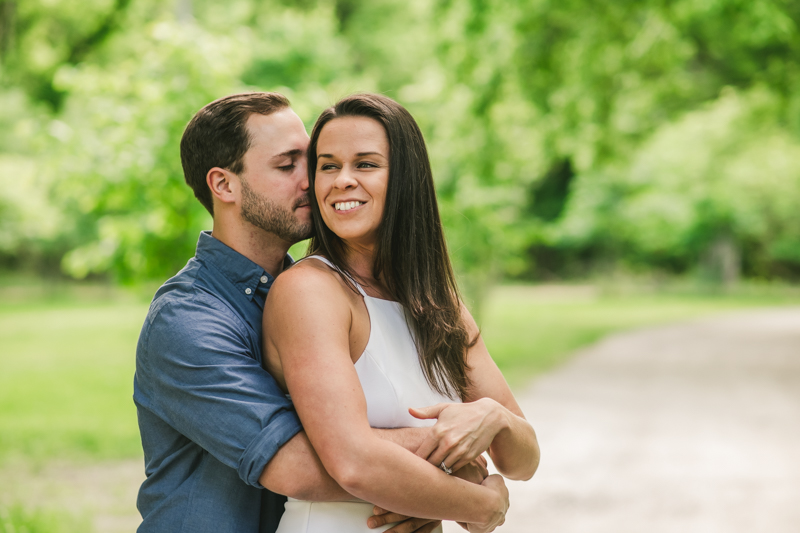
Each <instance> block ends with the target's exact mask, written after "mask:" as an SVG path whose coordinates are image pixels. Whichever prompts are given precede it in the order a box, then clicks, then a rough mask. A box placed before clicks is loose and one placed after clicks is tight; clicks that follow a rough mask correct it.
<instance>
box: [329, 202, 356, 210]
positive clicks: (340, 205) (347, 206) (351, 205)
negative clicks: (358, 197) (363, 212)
mask: <svg viewBox="0 0 800 533" xmlns="http://www.w3.org/2000/svg"><path fill="white" fill-rule="evenodd" d="M363 204H364V202H336V203H335V204H333V207H334V209H336V210H337V211H350V210H351V209H355V208H356V207H358V206H360V205H363Z"/></svg>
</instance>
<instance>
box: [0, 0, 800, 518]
mask: <svg viewBox="0 0 800 533" xmlns="http://www.w3.org/2000/svg"><path fill="white" fill-rule="evenodd" d="M798 24H800V3H798V2H794V1H791V0H668V1H664V0H639V1H617V2H592V1H588V0H559V1H555V0H526V1H521V0H369V1H367V0H295V1H290V0H227V1H226V2H215V1H212V0H167V1H165V0H158V1H156V0H25V1H22V0H0V175H2V179H3V181H2V184H3V186H2V187H0V476H2V479H4V480H7V481H4V482H3V483H2V485H3V488H1V489H0V532H3V533H5V532H12V531H16V532H19V531H29V532H38V531H43V532H44V531H55V532H62V531H63V532H71V531H88V530H92V529H94V530H95V531H126V530H127V531H130V530H132V529H133V528H134V527H135V525H136V523H137V521H136V516H137V515H136V511H135V508H134V507H133V500H134V498H135V492H136V488H137V484H138V482H139V480H140V478H141V476H142V459H141V450H140V444H139V440H138V431H137V428H136V420H135V410H134V408H133V404H132V401H131V399H130V396H131V392H132V386H131V383H132V376H133V357H134V349H135V342H136V337H137V335H138V331H139V328H140V327H141V323H142V320H143V318H144V314H145V313H146V309H147V302H148V301H149V298H150V297H151V296H152V294H153V292H154V290H155V288H156V287H157V286H158V285H159V284H160V283H161V282H163V281H164V280H165V279H166V278H168V277H169V276H171V275H172V274H173V273H175V272H176V271H177V270H179V269H180V268H181V267H182V266H183V265H184V264H185V263H186V261H187V260H188V258H190V257H191V256H192V255H193V253H194V247H195V244H196V241H197V235H198V233H199V231H200V230H202V229H208V228H210V218H209V216H208V214H207V213H206V212H205V210H204V209H203V208H202V207H201V206H200V204H199V203H198V202H197V201H196V200H195V199H194V197H193V195H192V194H191V191H190V190H189V189H188V187H187V186H186V185H185V184H184V181H183V175H182V172H181V167H180V159H179V152H178V143H179V140H180V136H181V134H182V132H183V128H184V126H185V124H186V123H187V122H188V120H189V119H190V118H191V116H192V115H193V114H194V113H195V112H196V111H197V110H198V109H199V108H200V107H202V106H203V105H205V104H206V103H208V102H209V101H211V100H213V99H216V98H218V97H220V96H224V95H227V94H231V93H234V92H241V91H249V90H270V91H279V92H282V93H284V94H286V95H287V96H288V97H289V98H290V100H291V101H292V104H293V107H294V109H295V110H296V111H297V112H298V114H299V115H300V116H301V118H303V119H304V121H305V122H306V125H307V126H308V127H309V129H310V126H311V125H312V124H313V123H314V121H315V119H316V117H317V115H318V114H319V112H320V111H321V110H322V109H324V108H325V107H327V106H329V105H331V104H332V103H334V102H335V101H336V100H337V99H338V98H341V97H342V96H345V95H348V94H350V93H353V92H360V91H372V92H381V93H383V94H386V95H388V96H390V97H392V98H394V99H396V100H398V101H399V102H400V103H402V104H403V105H405V106H406V107H407V108H408V109H409V110H410V111H411V113H412V114H413V115H414V116H415V118H416V119H417V121H418V122H419V124H420V126H421V128H422V130H423V132H424V134H425V136H426V140H427V143H428V148H429V151H430V155H431V158H432V163H433V167H434V175H435V178H436V184H437V192H438V196H439V201H440V208H441V210H442V214H443V219H444V223H445V226H446V234H447V239H448V244H449V247H450V251H451V254H452V258H453V261H454V264H455V267H456V269H457V272H458V276H459V279H460V282H461V285H462V287H463V289H464V292H465V294H466V298H467V300H468V302H469V304H470V306H471V308H472V309H473V311H474V313H475V314H476V315H477V316H478V317H480V322H481V325H482V327H483V332H484V336H485V337H486V340H487V344H488V345H489V348H490V350H491V351H492V353H493V355H494V357H495V358H496V360H497V361H498V363H499V365H500V366H501V368H502V369H503V370H504V371H505V373H506V375H507V376H508V378H509V381H511V382H512V384H513V385H514V386H516V387H519V390H521V388H522V386H523V385H525V384H527V383H529V382H530V380H531V378H532V377H533V376H535V375H537V374H538V373H541V372H545V371H549V370H550V369H552V368H554V367H555V366H556V365H557V363H559V362H561V361H563V360H565V359H567V358H568V356H569V355H570V354H572V353H574V351H575V350H576V349H578V348H581V347H584V346H588V345H591V344H592V343H594V342H595V341H598V340H599V339H601V338H603V337H604V336H605V335H607V334H609V333H612V332H616V331H622V330H628V329H631V328H639V327H644V326H653V325H656V324H661V323H666V322H674V321H681V320H686V319H690V318H694V317H698V316H700V315H707V314H711V313H716V312H722V311H727V310H732V309H741V308H750V307H757V306H786V305H791V304H797V303H798V302H800V290H798V288H797V287H796V286H795V285H794V283H795V282H796V281H797V280H798V278H800V209H798V206H799V205H800V32H798ZM293 252H294V253H295V255H297V254H302V253H303V248H302V246H298V247H296V248H294V249H293ZM556 530H558V529H556Z"/></svg>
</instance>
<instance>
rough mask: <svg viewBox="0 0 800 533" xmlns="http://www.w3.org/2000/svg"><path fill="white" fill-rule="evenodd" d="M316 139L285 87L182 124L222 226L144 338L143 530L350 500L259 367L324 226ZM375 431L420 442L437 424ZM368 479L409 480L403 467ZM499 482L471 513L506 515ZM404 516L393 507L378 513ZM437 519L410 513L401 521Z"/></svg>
mask: <svg viewBox="0 0 800 533" xmlns="http://www.w3.org/2000/svg"><path fill="white" fill-rule="evenodd" d="M307 145H308V135H307V133H306V131H305V128H304V126H303V123H302V121H301V120H300V118H299V117H298V116H297V115H296V114H295V113H294V112H293V111H292V110H291V108H290V107H289V102H288V100H286V98H285V97H283V96H281V95H279V94H275V93H248V94H240V95H233V96H229V97H226V98H222V99H220V100H217V101H215V102H212V103H210V104H209V105H207V106H206V107H204V108H203V109H202V110H200V111H199V112H198V113H197V114H196V115H195V117H194V118H193V119H192V120H191V121H190V123H189V125H188V126H187V128H186V131H185V132H184V136H183V139H182V141H181V160H182V163H183V169H184V175H185V178H186V181H187V183H188V184H189V185H190V186H191V188H192V189H193V191H194V194H195V196H196V197H197V199H198V200H199V201H200V202H201V203H202V204H203V206H205V208H206V209H207V210H208V211H209V212H210V213H211V215H212V217H213V219H214V224H213V231H212V232H211V233H210V234H209V233H206V232H203V233H202V234H201V235H200V239H199V241H198V245H197V253H196V255H195V257H194V258H193V259H191V260H190V261H189V263H188V264H187V265H186V267H185V268H184V269H183V270H182V271H181V272H179V273H178V274H177V275H176V276H175V277H173V278H172V279H170V280H169V281H167V282H166V283H165V284H164V285H163V286H162V287H161V288H160V289H159V291H158V292H157V293H156V295H155V297H154V299H153V302H152V304H151V307H150V311H149V313H148V315H147V318H146V320H145V324H144V326H143V328H142V332H141V335H140V338H139V344H138V346H137V355H136V376H135V378H134V401H135V403H136V406H137V411H138V416H139V427H140V431H141V434H142V446H143V448H144V452H145V465H146V473H147V480H146V481H145V482H144V483H143V484H142V487H141V489H140V491H139V498H138V502H137V505H138V507H139V510H140V512H141V514H142V518H143V522H142V525H141V526H140V528H139V531H140V532H156V531H158V532H170V533H172V532H192V533H202V532H206V531H208V532H213V533H220V532H223V531H225V532H226V531H232V532H233V531H235V532H248V531H249V532H255V531H264V532H274V531H275V528H276V527H277V524H278V522H279V520H280V516H281V513H282V510H283V502H284V501H285V498H284V497H283V496H280V495H288V496H291V497H294V498H298V499H304V500H314V501H325V500H342V499H350V498H351V496H350V495H348V494H347V493H346V492H345V491H344V490H343V489H341V488H340V487H339V486H338V485H337V484H336V483H335V482H334V481H333V479H332V478H331V477H330V476H329V475H328V474H327V472H326V471H325V469H324V467H323V466H322V464H321V462H320V461H319V458H318V457H317V456H316V454H315V453H314V450H313V448H311V446H310V444H309V442H308V439H307V438H306V436H305V433H304V432H303V431H302V427H301V425H300V422H299V420H298V419H297V416H296V415H295V413H294V411H293V409H292V404H291V402H290V401H289V400H288V399H287V398H286V396H285V395H284V394H283V393H282V392H281V390H280V389H279V388H278V386H277V384H276V383H275V381H274V380H273V378H272V376H270V375H269V374H268V373H267V372H266V371H264V370H263V369H262V365H261V362H262V352H261V347H262V335H261V319H262V311H263V307H264V302H265V299H266V296H267V292H268V291H269V288H270V286H271V285H272V282H273V280H274V279H275V276H277V275H278V274H280V272H281V271H282V270H283V269H284V268H286V267H288V266H289V265H290V264H291V259H290V258H289V257H288V256H287V255H286V253H287V250H288V249H289V247H290V246H291V245H292V244H294V243H295V242H298V241H300V240H303V239H305V238H308V237H309V236H310V233H311V229H312V224H311V213H310V208H309V205H308V202H309V199H308V176H307V169H306V148H307ZM375 431H376V432H379V434H380V436H381V437H382V438H385V439H388V440H390V441H392V442H395V443H396V444H398V445H400V446H403V447H404V448H406V449H408V450H409V451H412V452H413V451H415V450H416V449H417V448H418V447H419V445H420V443H421V442H422V441H423V439H424V437H425V435H426V434H427V432H428V431H429V430H428V429H424V428H423V429H410V428H406V429H397V430H379V429H376V430H375ZM412 459H413V458H412V457H410V460H412ZM434 474H438V475H440V476H444V475H445V474H444V473H441V472H434ZM483 476H485V473H484V474H483ZM423 481H425V482H429V483H434V484H435V483H437V480H436V479H435V478H433V477H432V479H430V480H423ZM439 481H441V480H439ZM472 481H474V482H475V481H477V482H480V479H477V480H475V479H472ZM416 482H420V480H416ZM370 483H375V484H378V483H387V484H389V483H390V484H392V485H394V486H397V487H398V489H402V488H403V487H404V486H406V485H407V486H409V487H411V485H410V484H409V480H402V479H390V480H370ZM404 484H406V485H404ZM263 488H266V489H268V490H263ZM409 490H411V489H410V488H409ZM497 494H498V496H499V497H498V499H497V500H496V501H493V502H490V503H487V502H468V501H464V502H463V504H462V505H463V507H464V513H465V516H466V513H467V511H468V510H469V511H472V512H473V513H474V510H475V508H476V506H477V507H480V508H482V507H481V506H483V507H486V516H487V517H488V516H489V515H490V514H494V515H495V516H496V515H497V512H502V513H504V512H505V508H506V507H507V492H505V488H504V487H502V488H500V489H498V490H497ZM498 506H500V507H502V509H501V510H500V511H498V509H497V507H498ZM490 507H491V508H490ZM405 518H407V517H398V516H397V515H393V514H391V513H388V514H384V515H382V516H378V517H373V518H371V519H370V521H371V522H372V523H371V524H370V525H371V526H377V525H382V524H384V523H387V522H388V521H390V520H392V521H393V520H401V519H405ZM487 520H488V518H487ZM437 525H438V521H431V520H414V519H409V520H404V521H402V522H401V523H400V524H398V525H397V526H395V527H394V528H393V529H392V530H391V531H392V532H393V533H411V532H412V531H420V532H422V533H425V532H429V531H431V530H432V529H433V528H434V527H436V526H437Z"/></svg>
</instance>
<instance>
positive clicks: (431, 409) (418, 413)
mask: <svg viewBox="0 0 800 533" xmlns="http://www.w3.org/2000/svg"><path fill="white" fill-rule="evenodd" d="M445 407H447V404H444V403H437V404H436V405H430V406H428V407H409V409H408V412H409V413H411V416H413V417H414V418H422V419H427V418H439V413H441V412H442V409H444V408H445Z"/></svg>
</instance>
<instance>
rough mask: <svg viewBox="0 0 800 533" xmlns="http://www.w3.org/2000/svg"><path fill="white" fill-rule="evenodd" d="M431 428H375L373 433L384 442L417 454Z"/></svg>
mask: <svg viewBox="0 0 800 533" xmlns="http://www.w3.org/2000/svg"><path fill="white" fill-rule="evenodd" d="M430 430H431V428H429V427H425V428H395V429H380V428H373V429H372V431H373V433H375V434H376V435H377V436H378V437H380V438H382V439H383V440H388V441H389V442H393V443H395V444H397V445H398V446H402V447H403V448H405V449H406V450H408V451H410V452H411V453H417V450H418V449H419V447H420V445H421V444H422V442H423V441H424V440H425V437H427V436H428V433H429V432H430Z"/></svg>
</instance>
